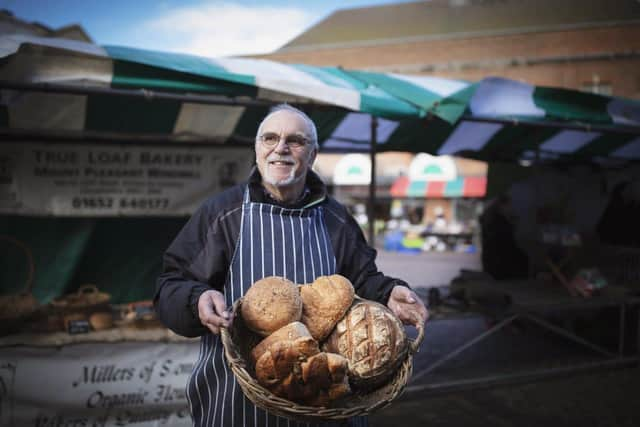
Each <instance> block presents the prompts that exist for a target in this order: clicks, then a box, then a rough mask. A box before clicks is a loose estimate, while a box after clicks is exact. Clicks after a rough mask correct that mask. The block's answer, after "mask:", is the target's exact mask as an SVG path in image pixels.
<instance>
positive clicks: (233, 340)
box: [220, 298, 424, 422]
mask: <svg viewBox="0 0 640 427" xmlns="http://www.w3.org/2000/svg"><path fill="white" fill-rule="evenodd" d="M241 305H242V298H240V299H238V300H237V301H236V302H235V303H234V304H233V312H234V313H238V315H237V316H236V318H235V319H234V321H233V326H232V327H231V329H226V328H222V330H221V332H220V336H221V339H222V344H223V346H224V353H225V355H226V358H227V363H228V364H229V367H230V368H231V370H232V371H233V373H234V375H235V376H236V379H237V380H238V383H239V384H240V387H241V388H242V391H243V392H244V394H245V395H246V396H247V397H248V398H249V399H250V400H251V401H252V402H253V403H254V404H255V405H256V406H258V407H260V408H262V409H265V410H267V411H269V412H271V413H273V414H276V415H279V416H282V417H286V418H290V419H293V420H296V421H313V422H322V421H328V420H340V419H345V418H351V417H355V416H359V415H366V414H368V413H370V412H372V411H374V410H377V409H380V408H383V407H385V406H387V405H388V404H389V403H391V402H392V401H393V400H394V399H395V398H396V397H398V396H399V395H400V394H401V393H402V392H403V390H404V388H405V386H406V385H407V382H408V381H409V378H410V377H411V371H412V368H413V355H414V354H415V353H416V352H417V351H418V349H419V348H420V344H421V343H422V339H423V338H424V329H423V328H422V327H420V328H418V336H417V337H416V339H415V340H410V342H409V351H408V353H407V357H406V358H405V360H404V361H403V362H402V365H400V367H399V368H398V371H397V372H396V374H395V375H394V377H393V378H392V379H391V380H390V381H389V382H388V383H387V384H385V385H383V386H381V387H379V388H377V389H375V390H372V391H371V392H369V393H367V394H364V395H359V394H355V393H354V394H351V395H349V396H346V397H344V398H342V399H340V400H337V401H335V402H333V403H332V405H331V406H330V407H328V408H325V407H317V406H304V405H300V404H298V403H295V402H292V401H290V400H287V399H284V398H281V397H278V396H276V395H274V394H273V393H271V392H270V391H269V390H267V389H266V388H264V387H263V386H261V385H260V384H259V383H258V381H257V380H256V379H255V375H254V372H253V367H252V366H251V364H250V363H247V362H246V361H247V360H250V358H249V354H250V352H251V349H252V348H253V347H254V346H255V344H257V343H258V342H259V341H260V339H261V337H259V336H257V335H256V334H255V333H253V332H251V331H250V330H249V329H248V328H247V327H246V325H245V324H244V322H243V320H242V316H240V315H239V313H240V306H241Z"/></svg>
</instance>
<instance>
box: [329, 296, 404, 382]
mask: <svg viewBox="0 0 640 427" xmlns="http://www.w3.org/2000/svg"><path fill="white" fill-rule="evenodd" d="M322 349H323V350H324V351H328V352H331V353H338V354H341V355H343V356H344V357H346V358H347V360H348V361H349V378H350V382H351V384H352V385H353V386H354V387H355V388H359V389H371V388H375V387H376V386H379V385H381V384H383V383H385V382H386V381H387V380H388V379H389V377H390V376H391V375H393V373H394V372H395V370H396V369H397V368H398V366H399V365H400V364H401V363H402V361H403V360H404V358H405V357H406V354H407V350H408V342H407V337H406V334H405V331H404V327H403V325H402V323H401V322H400V320H398V318H397V317H396V316H395V315H394V314H393V312H391V310H389V309H388V308H387V307H385V306H383V305H382V304H378V303H376V302H373V301H368V300H360V299H357V300H356V302H354V304H353V306H352V307H351V308H350V309H349V311H348V312H347V314H346V315H345V316H344V318H343V319H342V320H340V322H338V324H337V325H336V328H335V329H334V330H333V332H332V333H331V335H330V336H329V338H327V341H326V342H325V343H324V345H323V347H322Z"/></svg>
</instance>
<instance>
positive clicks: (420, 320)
mask: <svg viewBox="0 0 640 427" xmlns="http://www.w3.org/2000/svg"><path fill="white" fill-rule="evenodd" d="M387 307H389V308H390V309H391V311H393V313H394V314H395V315H396V316H398V319H400V320H401V321H402V323H404V324H405V325H414V326H416V327H417V326H418V325H424V323H425V322H426V321H427V319H428V318H429V312H427V308H426V307H425V306H424V303H423V302H422V300H421V299H420V298H418V296H417V295H416V293H415V292H413V291H412V290H411V289H409V288H407V287H405V286H394V287H393V289H392V290H391V295H389V301H388V302H387Z"/></svg>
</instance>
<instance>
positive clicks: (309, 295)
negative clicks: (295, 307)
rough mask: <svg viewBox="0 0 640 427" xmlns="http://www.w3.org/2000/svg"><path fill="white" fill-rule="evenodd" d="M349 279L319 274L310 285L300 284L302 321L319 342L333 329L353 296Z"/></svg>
mask: <svg viewBox="0 0 640 427" xmlns="http://www.w3.org/2000/svg"><path fill="white" fill-rule="evenodd" d="M354 294H355V292H354V290H353V285H352V284H351V282H350V281H349V279H347V278H345V277H343V276H340V275H338V274H334V275H332V276H320V277H318V278H317V279H316V280H315V281H314V282H313V283H311V284H310V285H301V286H300V297H301V298H302V323H304V324H305V325H306V326H307V328H308V329H309V332H310V333H311V336H312V337H313V338H315V339H316V340H318V341H319V342H320V341H322V340H324V339H325V338H326V337H327V336H328V335H329V333H331V331H332V330H333V328H334V327H335V325H336V323H337V322H338V320H340V319H341V318H342V317H343V316H344V314H345V313H346V312H347V310H348V309H349V307H350V306H351V304H352V303H353V298H354Z"/></svg>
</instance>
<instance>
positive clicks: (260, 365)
mask: <svg viewBox="0 0 640 427" xmlns="http://www.w3.org/2000/svg"><path fill="white" fill-rule="evenodd" d="M251 358H252V360H254V361H255V373H256V379H257V380H258V382H259V383H260V384H262V385H263V386H264V387H265V388H267V389H269V390H271V392H272V393H274V394H275V395H277V396H280V397H284V398H286V399H289V400H292V401H295V402H299V403H304V404H310V405H313V406H327V405H328V404H329V403H330V402H331V401H332V400H335V399H338V398H340V397H342V396H344V395H345V394H346V393H348V392H350V388H349V382H348V378H349V376H348V362H347V359H345V358H344V357H342V356H340V355H337V354H328V353H321V352H320V350H319V348H318V342H317V341H316V340H314V339H313V337H311V335H310V334H309V331H308V330H307V328H306V327H305V326H304V325H303V324H302V323H300V322H293V323H291V324H289V325H286V326H284V327H282V328H280V329H278V330H277V331H275V332H274V333H273V334H271V335H269V336H268V337H267V338H265V339H263V340H262V341H261V342H260V343H258V345H257V346H256V347H254V348H253V350H252V351H251Z"/></svg>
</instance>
